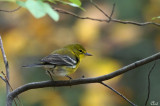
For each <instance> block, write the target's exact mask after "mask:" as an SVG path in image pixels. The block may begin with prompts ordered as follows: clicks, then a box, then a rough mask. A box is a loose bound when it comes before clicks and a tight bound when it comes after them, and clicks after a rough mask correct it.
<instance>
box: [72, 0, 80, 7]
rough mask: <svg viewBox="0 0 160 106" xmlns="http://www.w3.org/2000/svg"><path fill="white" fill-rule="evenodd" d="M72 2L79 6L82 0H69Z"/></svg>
mask: <svg viewBox="0 0 160 106" xmlns="http://www.w3.org/2000/svg"><path fill="white" fill-rule="evenodd" d="M69 1H70V2H71V3H73V4H75V5H77V6H78V7H80V6H81V1H80V0H69Z"/></svg>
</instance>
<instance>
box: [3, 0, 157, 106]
mask: <svg viewBox="0 0 160 106" xmlns="http://www.w3.org/2000/svg"><path fill="white" fill-rule="evenodd" d="M13 1H14V0H13ZM81 2H82V6H80V7H82V8H83V9H85V11H83V10H82V9H80V8H75V7H71V6H69V5H65V4H61V3H57V4H54V5H56V6H57V7H60V8H63V9H65V10H69V11H72V12H74V13H76V14H78V15H81V16H89V17H94V18H99V19H106V17H105V16H104V15H103V14H102V13H101V12H100V11H98V10H97V9H96V8H95V7H93V6H92V5H91V4H90V2H89V1H85V0H82V1H81ZM114 2H115V3H116V8H115V12H114V16H113V17H114V18H118V19H122V20H133V21H138V22H143V21H152V18H153V17H156V16H158V15H159V12H160V7H159V4H160V1H158V0H141V1H139V0H121V1H118V0H114V1H113V0H107V1H106V0H100V1H96V3H97V4H98V5H99V6H100V7H101V8H102V9H103V10H104V11H106V12H107V13H110V12H111V8H112V4H113V3H114ZM16 7H17V4H16V3H15V2H0V9H3V10H12V9H14V8H16ZM0 17H1V19H0V33H1V35H2V39H3V42H4V49H5V52H6V54H7V57H8V61H9V65H10V83H11V85H12V86H13V88H17V87H19V86H21V85H23V84H26V83H29V82H35V81H44V80H49V77H48V76H47V75H46V74H45V71H44V69H41V68H31V69H25V68H22V67H21V66H22V65H26V64H32V63H36V62H37V61H38V60H39V59H41V58H42V57H44V56H46V55H48V54H50V52H52V51H53V50H55V49H58V48H61V47H63V46H64V45H67V44H71V43H80V44H82V45H84V47H85V48H86V49H87V50H88V52H89V53H92V54H93V56H92V57H86V58H85V59H84V61H82V63H81V65H80V67H79V69H78V70H77V72H76V73H74V74H72V75H71V77H72V78H74V79H76V78H81V77H82V76H83V75H84V76H85V77H96V76H100V75H104V74H108V73H111V72H113V71H115V70H117V69H119V68H121V67H123V66H125V65H127V64H130V63H132V62H135V61H137V60H139V59H142V58H145V57H147V56H150V55H152V54H154V53H156V52H158V51H159V49H160V43H159V40H160V36H159V35H160V31H159V27H155V26H143V27H140V26H134V25H123V24H116V23H109V24H107V23H101V22H94V21H90V20H80V19H77V18H75V17H72V16H69V15H64V14H60V18H59V21H58V22H55V21H54V20H53V19H52V18H51V17H50V16H48V15H46V16H45V17H42V18H40V19H36V18H34V16H33V15H32V14H31V13H30V12H29V11H28V10H27V9H25V8H22V9H20V10H18V11H16V12H14V13H4V12H0ZM153 21H154V22H159V20H158V19H155V20H153ZM0 59H1V61H0V70H1V71H4V70H5V69H4V64H3V61H2V56H1V57H0ZM158 64H159V61H157V62H156V66H155V68H154V71H153V73H152V75H151V95H150V99H149V103H150V102H151V101H156V102H159V100H160V99H159V98H160V92H159V89H160V84H159V80H160V77H159V74H160V72H159V68H160V66H159V65H158ZM152 65H153V63H149V64H146V65H144V66H142V67H139V68H137V69H134V70H132V71H130V72H128V73H125V74H124V75H120V76H118V77H116V78H113V79H111V80H108V81H105V83H107V84H108V85H110V86H112V87H113V88H115V89H116V90H118V91H119V92H121V93H122V94H123V95H125V96H126V97H127V98H128V99H130V100H131V101H133V102H134V103H135V104H138V105H139V106H141V105H144V102H145V99H146V97H147V75H148V72H149V70H150V68H151V67H152ZM55 79H56V80H67V78H63V77H56V78H55ZM0 84H1V86H0V106H4V105H5V84H4V82H3V81H2V80H0ZM19 97H20V99H21V101H22V103H23V104H24V106H53V105H54V106H89V105H91V106H106V105H107V106H117V105H118V106H129V104H128V103H126V101H124V100H123V99H122V98H121V97H119V96H118V95H116V94H115V93H114V92H112V91H110V90H108V89H107V88H105V87H103V86H102V85H100V84H88V85H77V86H72V87H55V88H43V89H35V90H30V91H27V92H25V93H23V94H21V95H20V96H19Z"/></svg>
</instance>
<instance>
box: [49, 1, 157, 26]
mask: <svg viewBox="0 0 160 106" xmlns="http://www.w3.org/2000/svg"><path fill="white" fill-rule="evenodd" d="M92 4H93V3H92ZM93 5H94V6H95V7H96V8H97V9H98V10H99V11H100V12H102V13H103V14H104V15H105V16H106V17H107V18H108V19H97V18H91V17H82V16H79V15H77V14H75V13H73V12H70V11H66V10H64V9H60V8H56V7H54V6H52V8H53V9H54V10H55V11H57V12H59V13H62V14H67V15H71V16H73V17H76V18H79V19H85V20H93V21H98V22H107V23H110V22H114V23H120V24H131V25H137V26H145V25H155V26H158V27H160V24H159V23H154V22H135V21H124V20H119V19H114V18H112V15H113V12H114V9H115V4H113V8H112V11H111V15H110V16H109V15H108V14H106V13H105V12H104V11H103V10H102V9H100V8H99V7H98V6H97V5H96V4H95V3H94V4H93Z"/></svg>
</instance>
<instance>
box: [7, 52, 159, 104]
mask: <svg viewBox="0 0 160 106" xmlns="http://www.w3.org/2000/svg"><path fill="white" fill-rule="evenodd" d="M159 58H160V53H156V54H154V55H152V56H149V57H147V58H144V59H142V60H139V61H136V62H134V63H131V64H129V65H127V66H125V67H123V68H121V69H119V70H117V71H115V72H112V73H110V74H107V75H103V76H99V77H93V78H82V79H75V80H70V81H42V82H32V83H28V84H25V85H23V86H20V87H18V88H17V89H15V90H14V91H12V92H10V94H9V95H8V98H7V101H8V102H7V106H11V105H12V101H13V99H14V98H15V97H16V96H18V95H19V94H21V93H23V92H25V91H27V90H30V89H37V88H45V87H53V86H54V87H61V86H71V85H79V84H88V83H100V82H102V81H104V80H109V79H111V78H114V77H116V76H118V75H121V74H123V73H125V72H127V71H130V70H132V69H135V68H137V67H139V66H142V65H144V64H147V63H149V62H152V61H154V60H157V59H159Z"/></svg>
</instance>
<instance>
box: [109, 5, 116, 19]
mask: <svg viewBox="0 0 160 106" xmlns="http://www.w3.org/2000/svg"><path fill="white" fill-rule="evenodd" d="M115 6H116V3H114V4H113V7H112V12H111V15H110V18H112V15H113V13H114V9H115Z"/></svg>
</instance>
